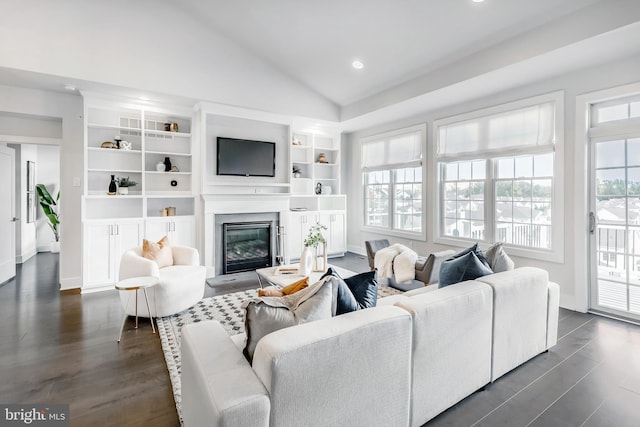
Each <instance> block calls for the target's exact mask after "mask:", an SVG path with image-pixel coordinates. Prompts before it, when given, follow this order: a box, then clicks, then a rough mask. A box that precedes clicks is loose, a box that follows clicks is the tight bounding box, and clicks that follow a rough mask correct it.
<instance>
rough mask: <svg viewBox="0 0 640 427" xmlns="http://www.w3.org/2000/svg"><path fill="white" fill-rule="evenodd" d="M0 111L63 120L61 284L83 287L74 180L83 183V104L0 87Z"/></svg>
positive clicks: (54, 95)
mask: <svg viewBox="0 0 640 427" xmlns="http://www.w3.org/2000/svg"><path fill="white" fill-rule="evenodd" d="M0 111H2V112H8V113H16V114H26V115H36V116H44V117H51V118H58V119H61V120H62V145H61V146H60V171H61V173H60V190H61V193H62V195H63V196H62V198H61V204H60V220H61V226H60V230H61V233H60V234H61V248H60V284H61V287H62V289H67V288H74V287H80V285H81V282H82V266H81V264H82V263H81V262H79V260H80V259H81V254H82V239H81V231H80V230H81V196H82V186H81V185H80V186H77V187H74V186H73V181H74V178H76V179H77V181H78V182H79V183H81V182H82V181H81V179H82V176H83V170H84V155H83V138H84V127H83V120H82V115H83V104H82V98H81V97H79V96H75V95H66V94H58V93H52V92H45V91H40V90H34V89H23V88H18V87H11V86H0Z"/></svg>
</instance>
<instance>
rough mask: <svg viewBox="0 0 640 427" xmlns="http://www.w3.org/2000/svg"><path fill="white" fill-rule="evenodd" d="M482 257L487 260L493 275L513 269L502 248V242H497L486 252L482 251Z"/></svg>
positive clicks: (513, 265) (513, 266)
mask: <svg viewBox="0 0 640 427" xmlns="http://www.w3.org/2000/svg"><path fill="white" fill-rule="evenodd" d="M484 256H485V258H487V261H488V262H489V267H491V269H492V270H493V272H494V273H500V272H502V271H509V270H513V269H514V268H515V264H514V263H513V261H512V260H511V258H509V255H507V253H506V252H505V251H504V249H503V248H502V242H497V243H494V244H493V245H491V246H490V247H489V248H488V249H487V250H486V251H484Z"/></svg>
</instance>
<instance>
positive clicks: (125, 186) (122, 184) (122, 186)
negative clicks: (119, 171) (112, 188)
mask: <svg viewBox="0 0 640 427" xmlns="http://www.w3.org/2000/svg"><path fill="white" fill-rule="evenodd" d="M116 184H118V194H122V195H126V194H129V187H133V186H134V185H138V183H137V182H135V181H132V180H130V179H129V177H128V176H126V177H125V176H119V177H118V179H116Z"/></svg>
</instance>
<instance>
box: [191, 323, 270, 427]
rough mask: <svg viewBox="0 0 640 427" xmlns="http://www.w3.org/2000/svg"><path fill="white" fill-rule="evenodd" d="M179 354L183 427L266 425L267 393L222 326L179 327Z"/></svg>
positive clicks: (246, 426)
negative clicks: (180, 330) (180, 337)
mask: <svg viewBox="0 0 640 427" xmlns="http://www.w3.org/2000/svg"><path fill="white" fill-rule="evenodd" d="M181 351H182V374H181V384H182V416H183V419H184V425H185V426H187V427H192V426H219V427H248V426H252V427H253V426H255V427H258V426H265V427H266V426H268V425H269V412H270V403H269V396H268V393H267V391H266V389H265V388H264V385H263V384H262V382H261V381H260V380H259V379H258V377H257V376H256V375H255V373H254V372H253V369H251V366H250V365H249V363H248V362H247V360H246V359H245V358H244V355H243V354H242V352H241V351H240V350H238V347H237V346H236V345H235V344H234V343H233V340H232V339H231V337H229V335H228V334H227V332H226V331H225V330H224V329H223V328H222V325H220V323H218V322H217V321H207V322H200V323H193V324H190V325H187V326H185V327H184V328H182V343H181Z"/></svg>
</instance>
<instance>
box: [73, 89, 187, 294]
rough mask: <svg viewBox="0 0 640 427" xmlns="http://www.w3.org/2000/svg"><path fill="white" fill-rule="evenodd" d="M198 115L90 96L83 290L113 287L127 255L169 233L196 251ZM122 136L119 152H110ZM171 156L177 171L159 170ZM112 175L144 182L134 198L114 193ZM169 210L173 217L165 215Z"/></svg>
mask: <svg viewBox="0 0 640 427" xmlns="http://www.w3.org/2000/svg"><path fill="white" fill-rule="evenodd" d="M191 116H192V113H191V111H190V110H189V109H183V108H179V107H178V108H173V107H165V106H158V105H150V104H144V105H135V104H131V103H129V102H127V101H119V100H112V99H109V100H105V99H102V98H100V97H94V96H92V95H85V114H84V117H85V165H86V168H85V174H86V175H85V180H84V182H85V186H84V197H83V205H82V206H83V212H82V218H83V223H84V228H83V230H84V239H83V242H84V245H85V250H84V258H85V259H84V260H83V265H84V269H83V270H84V271H85V274H84V277H83V288H84V289H88V290H91V289H95V288H101V287H106V286H110V285H112V284H113V283H114V280H115V279H116V277H117V270H118V266H119V264H118V263H119V259H120V255H121V253H122V252H123V251H125V250H127V249H129V248H130V247H132V246H136V245H137V246H139V245H140V244H141V242H142V238H143V237H149V238H150V239H154V238H156V237H157V236H156V235H157V234H158V233H159V231H162V230H165V231H166V232H167V233H166V234H168V235H170V236H171V237H173V239H174V240H175V241H176V242H178V243H179V244H185V245H191V246H195V241H196V239H195V224H196V220H195V215H196V212H195V196H194V191H193V190H194V187H193V184H194V179H193V142H192V134H191V123H192V120H191ZM117 139H120V140H121V142H120V148H119V149H118V148H105V146H109V145H110V144H109V143H113V144H115V143H116V140H117ZM105 143H106V144H105ZM125 145H130V149H125ZM167 157H168V158H169V160H170V162H171V165H172V166H173V167H174V170H173V171H167V172H166V171H164V170H162V171H158V167H157V165H158V163H163V162H164V161H165V158H167ZM112 175H113V176H115V177H128V178H129V179H130V180H132V181H135V182H136V183H137V185H135V186H132V187H129V193H128V194H127V195H121V194H116V195H110V194H108V189H109V183H110V181H111V176H112ZM168 207H172V208H175V209H172V210H171V211H172V212H173V211H175V216H174V217H165V215H166V213H167V208H168ZM176 223H179V224H180V226H179V227H176V225H175V224H176ZM151 234H153V236H151ZM147 235H149V236H147ZM160 237H161V236H160ZM96 245H99V246H100V245H101V246H100V247H99V248H96V247H94V246H96ZM88 247H94V248H93V249H91V250H88V249H87V248H88Z"/></svg>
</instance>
